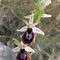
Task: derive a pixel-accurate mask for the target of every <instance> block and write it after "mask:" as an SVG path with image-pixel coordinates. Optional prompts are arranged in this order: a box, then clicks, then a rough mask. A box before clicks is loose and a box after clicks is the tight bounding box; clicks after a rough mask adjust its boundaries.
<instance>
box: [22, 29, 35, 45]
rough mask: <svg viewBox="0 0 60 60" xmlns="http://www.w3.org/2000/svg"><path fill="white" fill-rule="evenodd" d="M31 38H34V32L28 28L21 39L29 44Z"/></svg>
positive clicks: (31, 40)
mask: <svg viewBox="0 0 60 60" xmlns="http://www.w3.org/2000/svg"><path fill="white" fill-rule="evenodd" d="M33 40H35V34H34V33H33V32H32V29H30V28H28V29H27V31H26V32H25V33H24V34H23V36H22V41H23V43H25V44H31V43H32V42H33Z"/></svg>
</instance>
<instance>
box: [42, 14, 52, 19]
mask: <svg viewBox="0 0 60 60" xmlns="http://www.w3.org/2000/svg"><path fill="white" fill-rule="evenodd" d="M49 17H52V15H49V14H45V13H43V15H42V18H49Z"/></svg>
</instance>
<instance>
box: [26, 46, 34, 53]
mask: <svg viewBox="0 0 60 60" xmlns="http://www.w3.org/2000/svg"><path fill="white" fill-rule="evenodd" d="M25 50H26V51H27V52H32V53H35V51H34V49H32V48H31V47H25Z"/></svg>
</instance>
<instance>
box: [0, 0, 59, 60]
mask: <svg viewBox="0 0 60 60" xmlns="http://www.w3.org/2000/svg"><path fill="white" fill-rule="evenodd" d="M36 2H37V0H2V1H1V3H0V41H1V42H3V43H5V44H7V42H8V41H9V40H11V41H12V38H16V39H18V40H19V39H20V35H21V34H22V33H19V32H16V29H19V28H21V27H22V26H24V25H25V24H24V23H23V20H24V16H26V15H29V14H30V13H31V11H33V10H34V9H36V7H35V3H36ZM45 12H46V13H49V14H51V15H52V18H46V19H42V18H41V23H40V24H39V25H38V27H39V28H40V29H42V30H43V31H44V32H45V36H41V35H37V38H36V44H34V45H33V46H31V47H32V48H34V49H35V50H36V53H35V54H33V56H32V60H36V59H37V60H48V59H49V58H50V57H51V55H53V54H56V56H55V57H56V58H55V57H54V58H53V59H56V60H58V59H57V58H59V57H58V56H60V55H59V54H60V1H59V0H52V3H51V4H50V5H49V6H47V8H46V9H45ZM37 13H38V12H37ZM27 21H28V20H27ZM11 43H12V42H11ZM12 46H13V47H14V46H15V45H14V44H12ZM54 48H55V51H54V53H52V50H53V49H54Z"/></svg>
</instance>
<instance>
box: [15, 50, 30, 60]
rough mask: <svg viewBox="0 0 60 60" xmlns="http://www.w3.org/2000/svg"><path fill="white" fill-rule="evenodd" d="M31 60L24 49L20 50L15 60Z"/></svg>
mask: <svg viewBox="0 0 60 60" xmlns="http://www.w3.org/2000/svg"><path fill="white" fill-rule="evenodd" d="M30 59H31V58H30V57H29V55H28V52H27V51H25V49H21V50H20V52H19V53H18V55H17V57H16V60H30Z"/></svg>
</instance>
